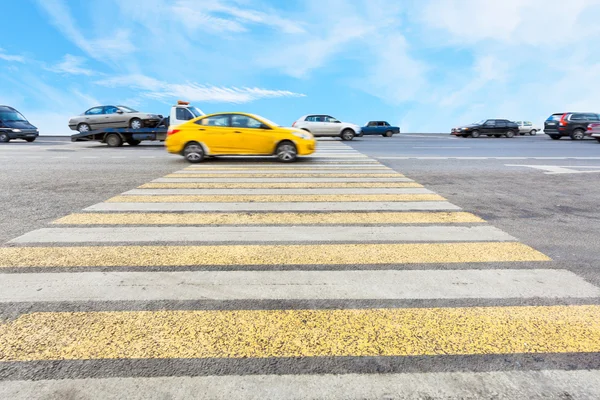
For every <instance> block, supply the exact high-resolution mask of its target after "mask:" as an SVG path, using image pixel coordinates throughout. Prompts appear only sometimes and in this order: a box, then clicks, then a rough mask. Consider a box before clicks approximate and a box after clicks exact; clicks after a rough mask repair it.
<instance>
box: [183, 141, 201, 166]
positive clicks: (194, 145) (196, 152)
mask: <svg viewBox="0 0 600 400" xmlns="http://www.w3.org/2000/svg"><path fill="white" fill-rule="evenodd" d="M183 157H184V158H185V159H186V160H187V161H188V162H191V163H193V164H196V163H200V162H202V161H204V157H205V153H204V147H202V145H201V144H200V143H198V142H189V143H188V144H186V145H185V147H184V148H183Z"/></svg>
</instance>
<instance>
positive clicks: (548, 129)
mask: <svg viewBox="0 0 600 400" xmlns="http://www.w3.org/2000/svg"><path fill="white" fill-rule="evenodd" d="M596 122H600V116H599V115H598V114H596V113H581V112H567V113H556V114H552V115H551V116H549V117H548V119H547V120H546V122H544V133H545V134H546V135H548V136H550V137H551V138H552V139H553V140H558V139H560V138H561V137H563V136H569V137H570V138H571V139H572V140H581V139H583V138H585V134H586V131H587V128H588V125H589V124H593V123H596Z"/></svg>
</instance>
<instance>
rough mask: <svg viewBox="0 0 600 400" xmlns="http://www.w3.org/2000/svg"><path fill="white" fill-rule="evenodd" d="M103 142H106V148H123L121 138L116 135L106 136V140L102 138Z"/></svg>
mask: <svg viewBox="0 0 600 400" xmlns="http://www.w3.org/2000/svg"><path fill="white" fill-rule="evenodd" d="M104 141H105V142H106V144H107V145H108V147H121V146H123V139H121V136H119V135H117V134H116V133H111V134H110V135H107V136H106V138H104Z"/></svg>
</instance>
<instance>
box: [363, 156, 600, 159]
mask: <svg viewBox="0 0 600 400" xmlns="http://www.w3.org/2000/svg"><path fill="white" fill-rule="evenodd" d="M374 158H376V159H378V160H490V159H494V160H514V159H516V157H495V156H489V157H418V156H374ZM518 159H526V160H600V157H518Z"/></svg>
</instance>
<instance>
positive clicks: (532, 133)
mask: <svg viewBox="0 0 600 400" xmlns="http://www.w3.org/2000/svg"><path fill="white" fill-rule="evenodd" d="M535 135H537V131H536V130H535V129H534V130H532V131H531V132H529V136H535Z"/></svg>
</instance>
